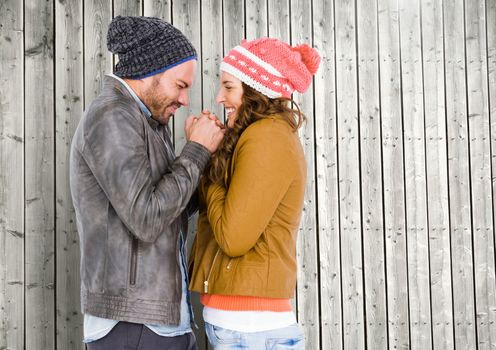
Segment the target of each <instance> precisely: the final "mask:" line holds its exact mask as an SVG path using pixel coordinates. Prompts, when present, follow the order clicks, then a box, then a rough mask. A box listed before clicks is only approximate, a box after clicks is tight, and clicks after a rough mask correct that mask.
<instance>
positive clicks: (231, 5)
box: [222, 1, 245, 55]
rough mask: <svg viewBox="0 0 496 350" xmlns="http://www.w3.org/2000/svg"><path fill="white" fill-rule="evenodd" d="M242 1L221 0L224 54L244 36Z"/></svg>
mask: <svg viewBox="0 0 496 350" xmlns="http://www.w3.org/2000/svg"><path fill="white" fill-rule="evenodd" d="M243 5H244V4H243V1H224V2H223V10H222V13H223V27H222V31H223V32H224V55H225V54H227V52H229V50H231V49H232V48H233V47H234V46H236V45H239V44H240V42H241V40H242V39H244V37H245V24H244V18H245V13H244V6H243Z"/></svg>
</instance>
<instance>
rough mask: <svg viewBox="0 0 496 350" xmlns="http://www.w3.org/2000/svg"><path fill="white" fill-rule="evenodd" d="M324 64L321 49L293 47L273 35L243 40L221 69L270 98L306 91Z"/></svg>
mask: <svg viewBox="0 0 496 350" xmlns="http://www.w3.org/2000/svg"><path fill="white" fill-rule="evenodd" d="M319 64H320V56H319V53H318V52H317V50H315V49H314V48H311V47H310V46H308V45H306V44H303V45H298V46H294V47H292V46H290V45H288V44H286V43H285V42H282V41H280V40H278V39H272V38H261V39H256V40H252V41H246V40H243V41H242V42H241V45H238V46H236V47H235V48H234V49H232V50H231V51H230V52H229V53H228V54H227V55H226V57H224V59H223V60H222V63H221V65H220V69H221V71H224V72H227V73H229V74H232V75H233V76H235V77H236V78H238V79H239V80H241V81H242V82H243V83H245V84H247V85H249V86H251V87H252V88H254V89H255V90H257V91H259V92H261V93H262V94H264V95H265V96H267V97H269V98H277V97H290V96H291V94H292V93H293V91H295V90H296V91H298V92H305V91H306V90H307V89H308V87H309V86H310V83H311V82H312V76H313V75H314V74H315V72H316V71H317V69H318V68H319Z"/></svg>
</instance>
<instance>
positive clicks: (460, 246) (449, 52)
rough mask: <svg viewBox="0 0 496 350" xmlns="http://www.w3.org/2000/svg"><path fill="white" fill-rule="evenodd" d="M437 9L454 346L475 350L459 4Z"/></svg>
mask: <svg viewBox="0 0 496 350" xmlns="http://www.w3.org/2000/svg"><path fill="white" fill-rule="evenodd" d="M443 7H444V36H445V38H444V45H445V59H444V64H445V72H446V77H445V89H446V116H447V118H446V121H447V137H448V174H449V177H448V182H449V198H450V201H449V205H450V223H451V228H450V235H451V252H452V271H453V275H452V277H453V286H452V288H453V322H454V324H455V331H454V332H455V346H456V348H457V349H476V325H475V301H474V276H473V263H472V261H473V247H472V230H471V203H470V168H469V154H468V153H469V149H468V118H467V100H466V93H467V90H466V89H467V87H466V81H465V72H466V68H465V49H464V42H465V41H464V27H463V26H462V25H460V23H463V22H464V19H463V16H464V6H463V2H453V1H445V2H443Z"/></svg>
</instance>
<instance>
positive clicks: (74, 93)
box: [55, 0, 84, 350]
mask: <svg viewBox="0 0 496 350" xmlns="http://www.w3.org/2000/svg"><path fill="white" fill-rule="evenodd" d="M55 28H57V29H56V33H55V53H56V54H55V77H56V79H55V199H56V203H55V210H56V213H55V225H56V226H55V227H56V229H55V237H56V242H55V246H56V281H57V286H56V296H57V300H56V334H57V338H56V342H57V348H58V349H67V350H72V349H84V344H83V343H82V339H83V315H82V314H81V305H80V278H79V256H80V253H79V251H80V249H79V237H78V234H77V228H76V218H75V214H74V208H73V206H72V200H71V192H70V189H69V151H70V145H71V140H72V136H73V135H74V132H75V130H76V126H77V124H78V122H79V119H80V118H81V116H82V114H83V100H84V96H83V92H84V88H83V81H84V77H83V58H84V57H83V9H82V4H81V2H80V1H77V0H67V1H63V2H60V1H57V2H56V3H55Z"/></svg>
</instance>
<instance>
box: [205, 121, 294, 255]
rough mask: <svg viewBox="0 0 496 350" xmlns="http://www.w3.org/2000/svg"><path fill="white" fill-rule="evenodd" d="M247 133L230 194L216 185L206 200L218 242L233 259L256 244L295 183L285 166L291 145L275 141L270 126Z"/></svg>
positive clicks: (241, 147) (240, 146)
mask: <svg viewBox="0 0 496 350" xmlns="http://www.w3.org/2000/svg"><path fill="white" fill-rule="evenodd" d="M245 133H247V134H246V135H242V137H241V138H240V140H239V143H240V144H239V149H238V155H237V158H236V161H235V164H234V173H233V175H232V179H231V183H230V185H229V190H227V191H226V189H225V188H224V187H222V186H220V185H217V184H213V185H210V186H209V188H208V190H207V196H206V202H207V215H208V219H209V222H210V226H211V227H212V230H213V233H214V236H215V239H216V241H217V243H218V244H219V246H220V248H221V249H222V250H223V251H224V253H225V254H227V255H228V256H231V257H237V256H241V255H244V254H245V253H247V252H248V251H249V250H250V249H251V248H252V247H253V246H254V245H255V244H256V242H257V240H258V239H259V237H260V235H261V234H262V233H263V231H264V230H265V228H266V227H267V224H268V223H269V222H270V220H271V218H272V216H273V215H274V213H275V211H276V209H277V207H278V205H279V203H280V202H281V199H282V198H283V196H284V194H285V193H286V191H287V189H288V187H289V183H290V181H291V174H289V173H288V172H287V171H286V169H287V168H286V166H285V164H287V161H286V159H285V155H286V154H287V153H285V152H287V151H288V150H287V143H286V144H284V142H281V140H280V139H279V140H278V139H277V137H276V138H274V135H271V130H270V128H267V126H266V125H264V126H263V127H262V128H260V127H259V128H252V129H250V128H249V129H247V130H245ZM285 148H286V149H285Z"/></svg>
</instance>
